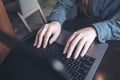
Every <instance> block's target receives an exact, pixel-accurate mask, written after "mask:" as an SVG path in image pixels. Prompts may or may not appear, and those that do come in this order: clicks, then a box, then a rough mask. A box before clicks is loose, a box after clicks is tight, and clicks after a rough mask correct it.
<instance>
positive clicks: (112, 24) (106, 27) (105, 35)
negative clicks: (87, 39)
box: [92, 20, 120, 43]
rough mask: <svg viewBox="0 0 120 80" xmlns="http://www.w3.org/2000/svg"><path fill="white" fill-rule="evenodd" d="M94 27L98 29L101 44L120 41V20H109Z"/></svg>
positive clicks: (95, 24)
mask: <svg viewBox="0 0 120 80" xmlns="http://www.w3.org/2000/svg"><path fill="white" fill-rule="evenodd" d="M92 25H93V26H94V28H95V29H96V32H97V35H98V40H99V41H100V42H101V43H104V42H105V41H107V40H120V20H107V21H104V22H98V23H94V24H92Z"/></svg>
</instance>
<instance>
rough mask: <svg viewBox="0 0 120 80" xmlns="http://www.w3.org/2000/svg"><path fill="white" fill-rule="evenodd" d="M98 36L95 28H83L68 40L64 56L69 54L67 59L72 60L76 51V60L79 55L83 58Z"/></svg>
mask: <svg viewBox="0 0 120 80" xmlns="http://www.w3.org/2000/svg"><path fill="white" fill-rule="evenodd" d="M96 36H97V34H96V31H95V29H94V28H93V27H87V28H83V29H80V30H78V31H76V32H74V33H73V34H72V36H71V37H70V38H69V39H68V42H67V44H66V46H65V48H64V52H63V54H67V58H70V57H71V55H72V53H73V52H74V51H75V52H74V55H73V57H74V59H76V58H78V56H79V55H81V57H83V56H84V55H85V53H86V52H87V50H88V48H89V47H90V45H91V44H92V42H93V41H94V39H95V38H96Z"/></svg>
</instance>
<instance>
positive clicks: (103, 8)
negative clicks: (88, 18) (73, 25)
mask: <svg viewBox="0 0 120 80" xmlns="http://www.w3.org/2000/svg"><path fill="white" fill-rule="evenodd" d="M76 2H77V0H58V2H57V3H56V6H55V7H54V9H53V11H52V12H51V14H50V15H49V16H48V21H51V20H55V21H58V22H59V23H60V24H61V25H62V24H63V23H64V22H65V20H66V19H67V14H68V12H69V11H70V10H71V8H72V7H73V6H75V5H77V3H76ZM119 10H120V0H95V3H94V6H93V16H94V17H97V18H102V19H105V20H104V21H101V22H96V23H93V24H92V26H93V27H94V28H95V29H96V32H97V35H98V40H99V41H100V42H101V43H104V42H105V41H107V40H120V19H115V20H112V19H111V18H112V16H114V15H115V14H116V13H117V12H118V11H119Z"/></svg>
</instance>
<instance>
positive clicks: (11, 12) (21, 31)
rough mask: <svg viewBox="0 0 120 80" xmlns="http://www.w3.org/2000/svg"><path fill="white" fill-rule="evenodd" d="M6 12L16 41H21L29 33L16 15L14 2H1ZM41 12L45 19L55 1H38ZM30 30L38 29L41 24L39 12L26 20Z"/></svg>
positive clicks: (5, 0)
mask: <svg viewBox="0 0 120 80" xmlns="http://www.w3.org/2000/svg"><path fill="white" fill-rule="evenodd" d="M3 1H4V5H5V8H6V11H7V13H8V16H9V19H10V21H11V23H12V26H13V28H14V31H15V32H16V34H17V38H18V39H22V38H23V37H24V36H25V35H27V34H28V33H29V31H28V30H27V29H26V27H25V25H24V24H23V22H22V21H21V19H20V18H19V16H18V15H17V10H18V9H17V7H16V5H14V3H15V0H3ZM38 1H39V4H40V6H41V7H42V10H43V12H44V14H45V16H46V17H47V16H48V15H49V14H50V12H51V11H52V9H53V7H54V5H55V3H56V1H57V0H38ZM26 20H27V22H28V24H29V25H30V27H31V29H32V30H35V29H38V28H39V27H40V25H41V24H42V23H43V22H42V19H41V16H40V14H39V12H36V13H34V14H33V15H31V16H30V17H29V18H27V19H26Z"/></svg>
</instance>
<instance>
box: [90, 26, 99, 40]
mask: <svg viewBox="0 0 120 80" xmlns="http://www.w3.org/2000/svg"><path fill="white" fill-rule="evenodd" d="M89 28H90V29H91V30H92V32H93V33H94V35H95V38H96V37H97V32H96V29H95V28H94V27H89Z"/></svg>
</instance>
